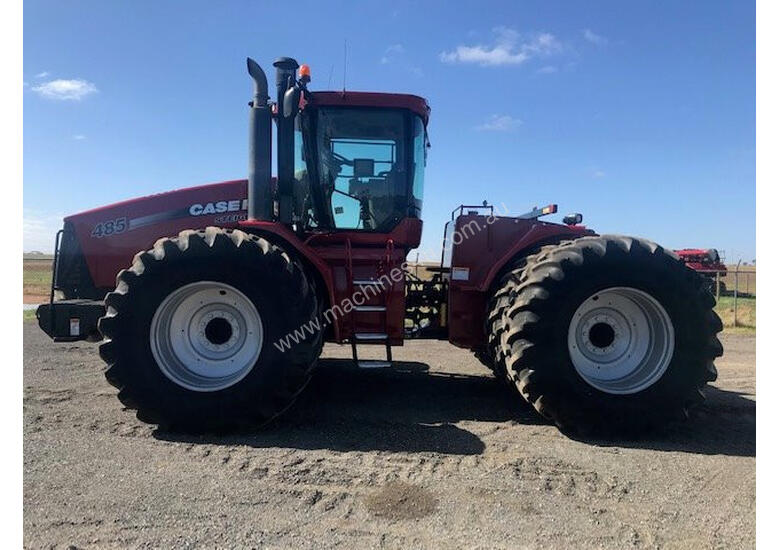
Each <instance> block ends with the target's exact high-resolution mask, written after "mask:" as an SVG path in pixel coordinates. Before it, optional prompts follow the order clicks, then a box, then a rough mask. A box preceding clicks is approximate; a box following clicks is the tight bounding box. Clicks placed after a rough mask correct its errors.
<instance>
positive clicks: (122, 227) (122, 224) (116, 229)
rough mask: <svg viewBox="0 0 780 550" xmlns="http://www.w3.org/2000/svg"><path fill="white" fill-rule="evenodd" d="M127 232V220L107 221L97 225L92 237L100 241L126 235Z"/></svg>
mask: <svg viewBox="0 0 780 550" xmlns="http://www.w3.org/2000/svg"><path fill="white" fill-rule="evenodd" d="M125 231H127V218H117V219H115V220H107V221H104V222H100V223H99V224H97V225H96V226H95V228H94V229H93V230H92V233H91V236H92V237H94V238H96V239H99V238H101V237H108V236H109V235H116V234H118V233H124V232H125Z"/></svg>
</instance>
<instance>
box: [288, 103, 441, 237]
mask: <svg viewBox="0 0 780 550" xmlns="http://www.w3.org/2000/svg"><path fill="white" fill-rule="evenodd" d="M427 112H428V107H427V104H426V103H425V100H424V99H422V98H419V97H416V96H406V95H399V94H369V93H361V92H348V93H334V92H315V93H312V94H309V101H307V102H306V104H305V106H304V108H303V109H301V110H300V112H299V114H298V115H297V116H296V119H295V134H294V158H295V161H294V162H295V166H294V182H293V186H292V188H293V196H294V201H293V203H294V212H293V219H294V220H295V221H296V222H297V223H298V224H300V226H301V228H302V229H303V230H323V229H324V230H341V231H370V232H379V233H388V232H390V231H391V230H392V229H393V228H394V227H395V226H397V225H398V223H399V222H400V221H401V220H402V219H404V218H416V219H419V218H420V215H421V210H422V194H423V179H424V171H425V157H426V147H427V136H426V122H427V116H428V115H427Z"/></svg>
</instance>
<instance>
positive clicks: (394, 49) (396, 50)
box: [379, 44, 405, 65]
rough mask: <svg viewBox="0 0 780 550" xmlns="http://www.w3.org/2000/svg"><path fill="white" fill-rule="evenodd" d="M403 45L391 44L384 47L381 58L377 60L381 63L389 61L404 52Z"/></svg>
mask: <svg viewBox="0 0 780 550" xmlns="http://www.w3.org/2000/svg"><path fill="white" fill-rule="evenodd" d="M404 51H405V50H404V47H403V45H402V44H391V45H390V46H388V47H387V48H385V54H384V55H383V56H382V59H380V60H379V62H380V63H382V64H383V65H385V64H387V63H390V62H391V61H392V60H393V59H394V58H395V57H396V56H398V55H400V54H402V53H404Z"/></svg>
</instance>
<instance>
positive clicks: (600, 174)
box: [591, 169, 607, 179]
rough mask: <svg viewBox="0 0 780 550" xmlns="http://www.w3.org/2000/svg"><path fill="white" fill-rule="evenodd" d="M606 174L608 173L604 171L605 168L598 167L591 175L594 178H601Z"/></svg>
mask: <svg viewBox="0 0 780 550" xmlns="http://www.w3.org/2000/svg"><path fill="white" fill-rule="evenodd" d="M606 175H607V173H606V172H604V171H603V170H598V169H597V170H594V171H593V173H591V177H593V178H594V179H601V178H603V177H604V176H606Z"/></svg>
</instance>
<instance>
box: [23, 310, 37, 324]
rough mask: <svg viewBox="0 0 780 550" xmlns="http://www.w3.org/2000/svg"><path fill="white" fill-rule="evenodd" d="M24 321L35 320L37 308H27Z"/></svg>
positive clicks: (24, 312)
mask: <svg viewBox="0 0 780 550" xmlns="http://www.w3.org/2000/svg"><path fill="white" fill-rule="evenodd" d="M22 313H23V315H24V316H23V317H22V321H35V310H34V309H26V310H24V311H23V312H22Z"/></svg>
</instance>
